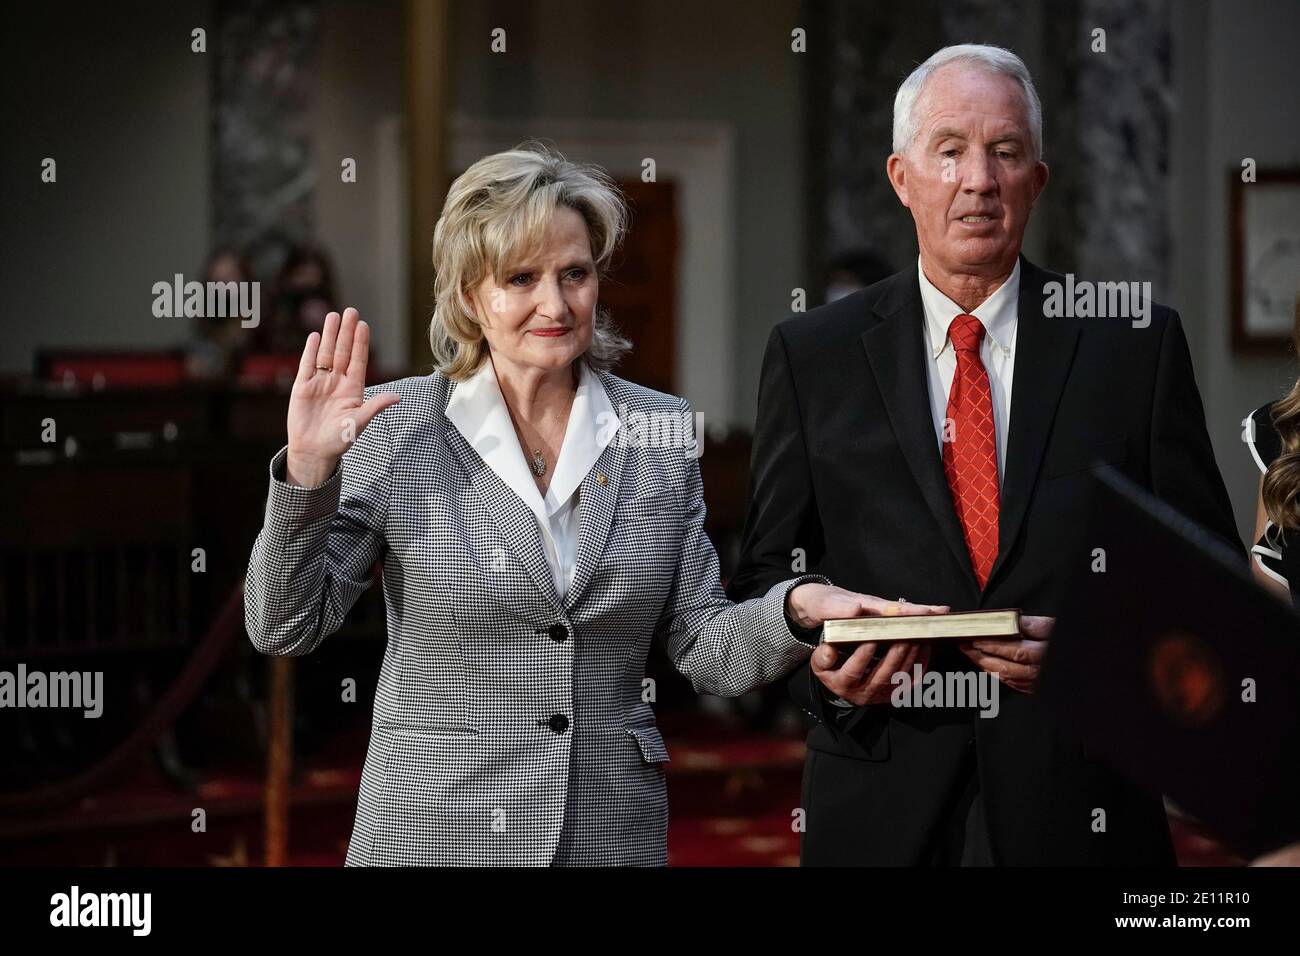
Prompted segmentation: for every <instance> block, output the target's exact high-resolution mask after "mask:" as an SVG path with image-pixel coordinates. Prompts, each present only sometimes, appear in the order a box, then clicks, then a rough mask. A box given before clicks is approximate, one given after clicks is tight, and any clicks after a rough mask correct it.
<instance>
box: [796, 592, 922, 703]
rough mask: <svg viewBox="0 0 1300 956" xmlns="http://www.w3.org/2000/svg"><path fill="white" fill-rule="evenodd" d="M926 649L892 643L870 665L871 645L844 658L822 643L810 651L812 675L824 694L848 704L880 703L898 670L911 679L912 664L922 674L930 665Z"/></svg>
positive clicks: (873, 647) (911, 643)
mask: <svg viewBox="0 0 1300 956" xmlns="http://www.w3.org/2000/svg"><path fill="white" fill-rule="evenodd" d="M913 606H914V607H918V606H920V605H913ZM930 646H931V645H930V642H929V641H894V642H892V643H891V644H890V645H889V650H888V651H886V652H885V656H884V657H883V658H881V659H880V660H879V661H877V662H875V664H874V665H873V664H872V661H871V658H872V657H873V656H874V655H875V653H876V645H875V644H874V643H872V644H859V645H858V646H857V648H855V649H854V651H853V653H852V654H849V655H848V656H846V657H842V656H841V655H840V653H839V651H838V650H837V649H836V648H835V647H834V645H831V644H822V645H821V646H820V647H818V648H817V650H815V651H814V652H813V656H812V665H811V666H812V672H813V673H814V674H815V675H817V679H818V680H819V681H821V682H822V684H823V685H824V686H825V687H826V689H827V690H828V691H830V692H831V693H832V694H834V695H835V696H836V697H842V698H843V699H844V700H847V701H848V702H849V703H851V704H856V705H857V706H859V707H866V706H867V705H868V704H884V703H887V702H888V700H889V695H890V694H891V693H893V688H894V685H893V683H892V679H893V676H894V675H895V674H897V673H899V672H900V671H901V672H903V673H905V674H907V675H908V677H909V678H912V677H915V676H916V675H915V674H913V672H912V667H913V665H914V664H918V663H919V664H920V665H921V672H922V673H924V672H925V668H927V667H929V666H930Z"/></svg>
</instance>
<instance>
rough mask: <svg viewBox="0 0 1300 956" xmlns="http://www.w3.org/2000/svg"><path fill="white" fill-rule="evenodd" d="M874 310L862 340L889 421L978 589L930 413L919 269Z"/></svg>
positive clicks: (952, 547)
mask: <svg viewBox="0 0 1300 956" xmlns="http://www.w3.org/2000/svg"><path fill="white" fill-rule="evenodd" d="M874 311H875V312H876V315H877V317H878V318H879V319H880V320H881V321H879V322H878V323H877V324H876V325H875V326H873V327H872V328H870V329H868V330H867V331H866V332H864V333H862V344H863V346H864V348H865V349H866V352H867V360H868V362H869V363H870V364H871V370H872V372H873V374H874V375H875V378H876V385H877V386H878V387H879V389H880V394H881V397H882V398H883V399H884V402H885V409H886V411H887V412H888V414H889V421H890V424H891V426H892V427H893V429H894V435H895V437H896V438H897V440H898V446H899V448H900V449H901V450H902V452H903V456H904V457H905V458H906V459H907V464H908V466H909V467H910V468H911V471H912V476H913V477H914V478H915V479H916V484H917V487H918V488H920V489H921V494H922V495H923V496H924V497H925V503H926V504H927V505H928V506H929V508H930V513H931V514H932V515H933V516H934V520H935V523H936V524H938V526H939V532H940V535H941V536H942V537H943V540H944V541H945V542H946V543H947V545H948V548H949V550H950V551H952V554H953V557H954V558H956V559H957V563H958V565H959V566H960V567H961V568H963V569H964V571H965V573H966V574H967V575H968V576H969V578H970V581H971V585H972V587H974V586H975V572H974V570H973V569H972V568H971V562H970V553H969V552H968V551H967V550H966V541H965V538H963V537H962V532H961V525H960V523H959V522H958V521H957V513H956V511H954V510H953V504H952V492H951V491H950V490H949V488H948V478H947V476H946V475H945V474H944V472H943V458H942V456H941V455H940V453H939V444H938V437H937V436H936V435H935V432H934V419H933V417H932V415H931V412H930V386H929V382H928V380H927V378H926V368H925V362H926V355H925V351H926V349H925V337H924V334H923V330H922V326H923V324H924V322H925V315H924V312H923V310H922V306H921V289H920V285H919V279H918V277H917V274H916V269H915V267H913V268H912V269H909V270H908V271H906V272H903V273H900V274H899V275H898V277H897V278H896V279H895V282H894V288H893V289H892V290H891V291H890V292H889V293H887V294H886V295H885V296H884V297H883V298H882V299H881V300H880V302H879V303H878V304H877V306H876V307H875V310H874Z"/></svg>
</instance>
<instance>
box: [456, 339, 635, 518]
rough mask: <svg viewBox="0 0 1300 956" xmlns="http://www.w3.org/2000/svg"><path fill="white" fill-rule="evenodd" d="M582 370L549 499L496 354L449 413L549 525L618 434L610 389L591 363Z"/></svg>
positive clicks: (464, 385)
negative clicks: (518, 429) (514, 418)
mask: <svg viewBox="0 0 1300 956" xmlns="http://www.w3.org/2000/svg"><path fill="white" fill-rule="evenodd" d="M578 365H579V371H578V390H577V393H576V394H575V395H574V397H573V406H572V408H571V409H570V410H569V421H568V424H567V425H566V426H565V430H564V442H563V444H562V445H561V446H560V457H559V460H558V461H556V462H555V466H554V470H553V473H552V475H551V481H550V484H549V485H548V486H547V489H546V496H545V498H543V497H542V495H541V493H540V492H539V491H538V490H537V483H536V482H535V481H534V480H533V474H532V471H531V470H530V469H529V467H528V463H527V461H526V460H525V459H524V452H523V449H522V448H521V447H520V445H519V438H518V436H517V435H516V434H515V428H514V424H513V422H511V420H510V409H509V408H508V407H507V406H506V401H505V398H504V396H502V394H501V386H500V385H499V384H498V382H497V376H496V369H495V367H494V366H493V364H492V359H491V356H490V355H489V357H488V359H487V361H485V362H484V363H483V365H482V366H481V367H480V368H479V370H478V371H477V372H475V373H474V374H473V375H471V376H470V377H469V378H467V379H465V380H464V381H462V382H458V383H457V384H456V386H455V388H454V389H452V393H451V398H450V399H449V400H448V401H447V409H446V411H445V412H444V414H445V415H446V416H447V419H448V420H449V421H450V422H451V423H452V424H453V425H455V426H456V430H457V431H459V432H460V433H461V434H462V435H463V436H464V437H465V440H466V441H467V442H469V444H470V446H471V447H472V448H473V449H474V450H475V451H476V452H478V455H479V457H480V458H482V459H483V462H484V464H486V465H487V466H488V467H489V468H491V469H492V470H493V471H494V472H496V474H497V476H498V477H499V478H500V479H501V480H502V481H503V482H505V484H506V485H507V486H508V487H509V488H510V490H511V491H513V492H514V493H515V494H516V495H518V496H519V499H520V500H521V501H522V502H523V503H524V504H526V505H528V507H529V508H531V509H532V510H533V512H534V513H536V514H537V516H538V517H539V518H542V519H543V520H545V519H547V518H549V517H550V516H551V515H553V514H554V513H555V512H556V511H558V510H560V508H562V507H563V506H564V505H565V504H566V503H567V502H568V500H569V498H570V497H572V495H573V493H574V491H576V490H577V488H578V487H579V486H580V485H581V484H582V480H583V478H585V477H586V475H587V472H589V471H590V470H591V467H592V466H593V465H594V464H595V463H596V459H597V458H599V457H600V454H601V452H602V451H604V449H605V446H606V445H608V444H609V443H610V441H611V440H612V439H613V437H614V434H615V433H616V432H617V431H618V429H616V428H609V427H606V425H605V423H609V422H611V421H617V417H616V416H615V413H614V407H613V405H612V404H611V403H610V400H609V396H608V395H607V394H606V392H605V386H604V385H603V384H601V381H600V378H599V377H598V376H597V375H596V374H595V373H594V372H592V371H591V369H590V368H589V367H588V366H587V363H586V362H584V361H581V360H580V361H579V362H578Z"/></svg>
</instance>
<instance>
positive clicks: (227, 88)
mask: <svg viewBox="0 0 1300 956" xmlns="http://www.w3.org/2000/svg"><path fill="white" fill-rule="evenodd" d="M214 12H215V17H214V19H215V23H216V38H215V39H216V42H215V44H213V46H214V47H215V50H214V51H213V52H214V53H215V60H214V70H215V74H214V77H213V99H212V105H211V109H212V123H213V150H212V153H213V161H212V162H213V166H212V197H213V209H212V237H213V244H214V246H221V245H233V246H236V247H238V248H240V249H245V250H247V251H248V252H249V254H250V257H251V258H252V260H253V262H252V265H253V269H254V272H255V273H256V274H257V276H258V277H259V278H262V279H269V278H271V277H272V276H273V275H274V273H275V270H276V269H277V268H278V267H279V264H280V262H281V261H282V260H283V257H284V253H285V250H286V249H287V248H288V246H289V245H291V244H293V243H298V242H303V241H306V240H308V239H309V238H310V237H311V235H312V233H313V222H312V202H311V200H312V190H313V188H314V185H315V183H314V173H313V167H312V162H311V149H312V128H311V119H312V115H313V111H312V109H311V105H312V95H313V92H314V90H315V88H316V79H315V69H316V67H315V62H316V57H315V54H316V46H317V38H318V31H319V23H320V10H319V3H318V2H317V0H290V2H285V3H272V2H268V0H218V2H217V3H216V4H215V5H214Z"/></svg>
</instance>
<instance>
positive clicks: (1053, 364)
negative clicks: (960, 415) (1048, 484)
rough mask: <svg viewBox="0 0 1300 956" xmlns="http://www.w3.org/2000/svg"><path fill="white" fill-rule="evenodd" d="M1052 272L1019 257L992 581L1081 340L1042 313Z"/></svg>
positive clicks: (1024, 507)
mask: <svg viewBox="0 0 1300 956" xmlns="http://www.w3.org/2000/svg"><path fill="white" fill-rule="evenodd" d="M1050 278H1051V276H1049V275H1048V274H1047V273H1045V272H1043V271H1042V270H1041V269H1039V268H1038V267H1037V266H1034V265H1032V264H1031V263H1030V262H1029V261H1028V260H1027V259H1025V258H1024V257H1021V260H1020V293H1019V303H1018V305H1017V307H1016V316H1017V319H1016V346H1015V348H1016V363H1015V368H1016V370H1015V376H1014V379H1013V381H1012V386H1011V423H1010V427H1009V429H1008V431H1009V434H1008V436H1007V465H1006V474H1005V475H1004V476H1003V479H1002V503H1001V506H1000V509H999V512H998V557H997V560H996V561H995V562H994V563H993V570H992V571H991V572H990V574H989V585H992V583H993V580H994V579H995V578H996V577H997V575H998V571H999V570H1000V569H1001V568H1002V566H1003V565H1004V564H1005V563H1006V560H1007V557H1008V555H1009V554H1010V553H1011V550H1012V547H1013V546H1014V545H1015V542H1016V538H1017V536H1018V535H1019V534H1020V529H1021V526H1022V525H1023V524H1024V521H1025V513H1026V512H1027V511H1028V509H1029V501H1030V498H1031V497H1032V496H1033V492H1034V485H1035V483H1036V482H1037V480H1038V470H1039V467H1038V466H1039V464H1040V463H1041V462H1042V459H1043V452H1044V451H1045V450H1046V448H1047V439H1048V437H1049V436H1050V435H1051V431H1052V422H1053V421H1054V420H1055V418H1056V409H1057V406H1058V405H1059V404H1060V400H1061V392H1062V391H1063V390H1064V388H1065V381H1066V379H1067V378H1068V377H1069V374H1070V365H1071V363H1072V362H1073V361H1074V353H1075V348H1076V346H1077V345H1078V341H1079V331H1078V329H1076V328H1073V327H1071V326H1070V325H1066V324H1065V320H1059V319H1051V318H1048V317H1047V316H1045V315H1044V314H1043V283H1044V282H1046V281H1048V280H1049V279H1050ZM985 590H986V591H987V588H986V589H985Z"/></svg>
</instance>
